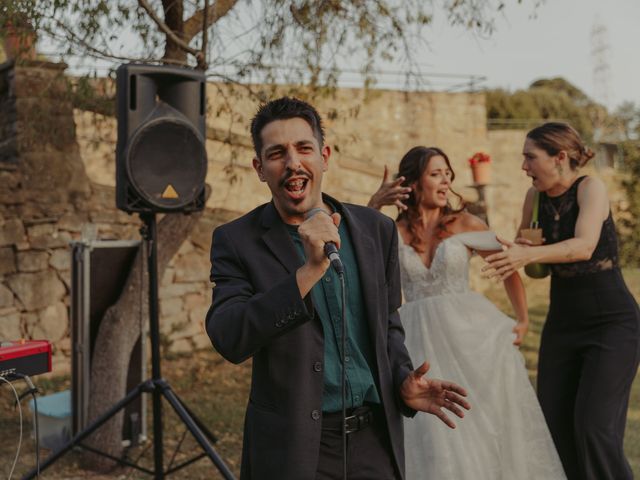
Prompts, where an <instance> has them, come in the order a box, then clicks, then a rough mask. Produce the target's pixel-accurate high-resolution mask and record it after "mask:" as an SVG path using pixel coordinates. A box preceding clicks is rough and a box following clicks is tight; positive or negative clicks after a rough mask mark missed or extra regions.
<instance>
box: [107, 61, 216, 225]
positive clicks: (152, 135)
mask: <svg viewBox="0 0 640 480" xmlns="http://www.w3.org/2000/svg"><path fill="white" fill-rule="evenodd" d="M205 91H206V82H205V76H204V73H203V72H200V71H195V70H188V69H184V68H178V67H167V66H159V65H144V64H126V65H121V66H120V67H119V68H118V70H117V75H116V97H117V115H118V143H117V147H116V206H117V207H118V208H119V209H121V210H124V211H125V212H130V213H131V212H138V213H147V212H152V213H153V212H177V211H180V212H193V211H197V210H202V209H203V208H204V200H205V197H204V181H205V176H206V174H207V152H206V149H205V139H206V124H205V109H206V96H205Z"/></svg>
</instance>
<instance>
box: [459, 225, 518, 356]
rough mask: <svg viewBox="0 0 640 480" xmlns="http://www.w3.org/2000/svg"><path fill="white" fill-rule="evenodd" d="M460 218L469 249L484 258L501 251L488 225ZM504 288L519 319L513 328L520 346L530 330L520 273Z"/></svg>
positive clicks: (464, 239)
mask: <svg viewBox="0 0 640 480" xmlns="http://www.w3.org/2000/svg"><path fill="white" fill-rule="evenodd" d="M460 218H461V224H462V229H463V230H465V231H466V233H465V234H464V235H463V237H462V238H461V239H462V240H463V242H464V243H465V244H466V245H467V247H468V248H470V249H472V250H473V251H475V252H476V253H477V254H478V255H480V256H481V257H482V258H486V257H488V256H490V255H492V254H495V253H497V252H500V251H501V244H500V243H499V242H498V240H497V238H496V236H495V233H493V232H491V231H490V230H489V227H488V225H487V224H486V223H484V222H483V221H482V220H481V219H479V218H478V217H475V216H474V215H470V214H468V213H463V214H462V215H461V217H460ZM504 288H505V290H506V291H507V296H508V297H509V301H510V302H511V305H512V307H513V311H514V312H515V315H516V319H517V323H516V325H515V326H514V327H513V333H515V334H516V339H515V340H514V342H513V343H514V345H520V344H521V343H522V340H523V339H524V336H525V334H526V333H527V330H528V329H529V311H528V309H527V295H526V293H525V290H524V285H523V283H522V279H521V278H520V275H519V274H518V272H514V273H513V275H510V276H508V277H507V278H505V279H504Z"/></svg>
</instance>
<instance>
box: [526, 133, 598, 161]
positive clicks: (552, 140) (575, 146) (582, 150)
mask: <svg viewBox="0 0 640 480" xmlns="http://www.w3.org/2000/svg"><path fill="white" fill-rule="evenodd" d="M527 138H530V139H531V140H533V142H534V143H535V144H536V145H537V146H538V148H541V149H542V150H544V151H545V152H547V155H550V156H554V155H557V154H558V153H560V151H561V150H564V151H565V152H567V156H568V157H569V165H570V166H571V169H572V170H577V169H578V168H580V167H584V166H585V165H586V163H587V162H588V161H589V160H591V159H592V158H593V157H594V156H595V153H593V150H591V149H590V148H589V147H587V146H585V144H584V143H583V141H582V139H581V138H580V135H579V134H578V132H576V130H575V129H574V128H573V127H572V126H571V125H568V124H566V123H561V122H548V123H545V124H543V125H540V126H539V127H536V128H534V129H533V130H531V131H530V132H529V133H527Z"/></svg>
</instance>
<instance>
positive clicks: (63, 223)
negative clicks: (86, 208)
mask: <svg viewBox="0 0 640 480" xmlns="http://www.w3.org/2000/svg"><path fill="white" fill-rule="evenodd" d="M87 221H88V214H87V213H86V212H66V213H65V214H64V215H62V217H60V220H58V228H59V229H60V230H67V231H69V232H80V231H81V230H82V225H83V224H85V223H87Z"/></svg>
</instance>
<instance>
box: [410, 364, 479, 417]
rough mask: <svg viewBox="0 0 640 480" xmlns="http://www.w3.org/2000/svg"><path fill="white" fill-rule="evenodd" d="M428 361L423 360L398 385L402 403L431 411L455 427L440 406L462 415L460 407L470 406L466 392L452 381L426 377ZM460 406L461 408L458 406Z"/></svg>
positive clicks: (420, 409)
mask: <svg viewBox="0 0 640 480" xmlns="http://www.w3.org/2000/svg"><path fill="white" fill-rule="evenodd" d="M428 371H429V362H424V363H423V364H422V365H420V366H419V367H418V368H416V369H415V370H414V371H413V372H411V373H410V374H409V375H408V376H407V378H405V379H404V382H402V385H401V386H400V396H401V397H402V400H403V401H404V403H405V404H406V405H407V406H408V407H409V408H413V409H414V410H419V411H421V412H427V413H431V414H432V415H435V416H436V417H438V418H439V419H440V420H442V421H443V422H444V423H445V424H446V425H447V426H448V427H449V428H456V425H455V423H453V422H452V421H451V419H450V418H449V417H448V416H447V415H446V414H445V413H444V412H443V411H442V408H443V407H444V408H446V409H447V410H449V411H451V412H453V413H454V414H456V415H457V416H458V417H460V418H462V417H464V412H463V410H462V408H464V409H466V410H469V409H470V408H471V406H470V405H469V403H468V402H467V401H466V400H465V399H464V397H466V396H467V392H466V391H465V389H464V388H462V387H460V386H458V385H456V384H455V383H453V382H447V381H445V380H437V379H435V378H427V377H426V376H425V374H426V373H427V372H428ZM460 407H462V408H460Z"/></svg>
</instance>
